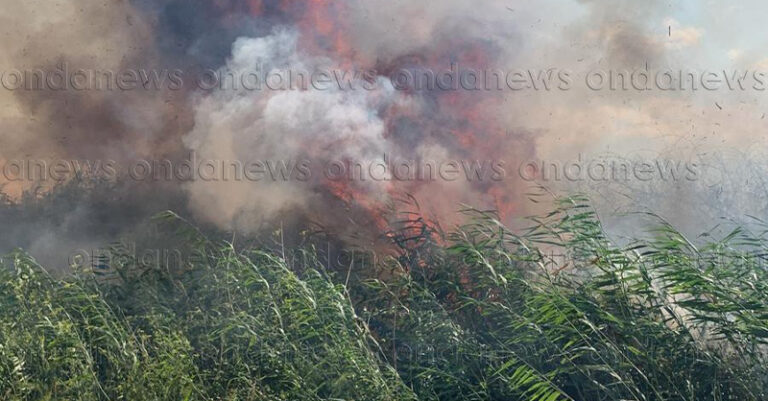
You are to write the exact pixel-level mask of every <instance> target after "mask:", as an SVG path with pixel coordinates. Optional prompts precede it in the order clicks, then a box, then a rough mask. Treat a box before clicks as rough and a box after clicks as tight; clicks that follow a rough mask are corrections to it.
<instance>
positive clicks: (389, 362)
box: [0, 197, 768, 401]
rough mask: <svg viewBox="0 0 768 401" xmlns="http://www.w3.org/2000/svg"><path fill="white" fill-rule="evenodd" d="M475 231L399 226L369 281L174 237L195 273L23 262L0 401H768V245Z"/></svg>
mask: <svg viewBox="0 0 768 401" xmlns="http://www.w3.org/2000/svg"><path fill="white" fill-rule="evenodd" d="M466 213H467V221H468V223H467V224H466V225H465V226H463V227H461V228H459V229H456V230H454V231H453V232H450V233H443V232H440V231H439V230H437V229H436V228H435V227H434V226H432V225H430V224H427V223H424V222H423V221H421V220H415V221H407V222H403V226H402V227H401V228H400V229H399V230H397V232H395V233H391V237H392V238H393V239H394V241H395V243H396V244H397V245H398V246H399V251H400V253H399V254H398V255H397V256H395V257H392V258H389V259H387V260H379V261H377V264H376V266H375V268H374V267H369V268H368V269H367V270H366V271H358V270H355V269H354V266H352V267H350V269H349V271H329V270H328V269H327V268H325V267H323V264H321V263H319V262H317V261H316V262H315V263H314V264H313V263H312V260H313V259H312V257H313V251H312V250H311V249H308V250H307V251H306V255H307V257H308V259H307V260H309V261H310V263H309V265H310V266H309V267H307V266H303V267H302V268H301V269H297V268H295V267H294V266H289V264H290V263H287V262H286V260H284V259H283V258H282V257H281V256H279V255H281V253H280V252H271V251H268V250H264V249H261V250H255V249H236V247H234V246H232V245H229V244H227V243H223V242H222V243H219V242H217V241H212V240H208V239H206V238H204V237H203V236H202V235H201V234H199V233H198V232H197V231H195V230H194V229H190V228H189V227H186V226H184V225H183V224H182V223H181V222H176V223H174V224H176V225H177V226H178V227H180V228H181V229H180V231H183V232H178V233H177V234H176V238H177V239H179V238H181V239H182V240H183V242H184V243H185V246H186V247H187V248H188V249H190V254H192V255H194V257H193V258H189V259H188V261H187V262H188V263H187V264H186V266H184V268H183V269H157V268H148V267H146V266H142V263H141V261H138V260H131V258H130V257H129V256H127V257H126V258H122V259H121V260H120V262H119V263H113V264H114V265H113V266H110V271H111V272H112V273H113V275H114V276H112V275H106V274H104V273H103V272H101V271H77V272H76V273H75V274H74V276H73V277H67V278H55V277H52V276H51V275H49V274H48V273H46V271H45V270H44V269H43V268H42V267H40V266H38V265H37V264H36V262H35V261H34V260H32V259H31V258H30V257H29V256H27V255H26V254H25V253H23V252H21V251H18V252H15V253H12V254H10V255H7V256H6V257H5V258H3V260H2V264H3V266H4V268H3V269H0V398H2V399H3V400H120V399H124V400H537V401H556V400H580V401H581V400H584V401H594V400H690V401H700V400H765V399H768V394H766V391H768V363H766V362H768V361H767V359H768V353H766V350H768V348H766V343H767V342H768V270H766V269H765V267H764V266H763V264H762V260H763V258H764V257H765V256H767V255H768V241H766V240H765V239H764V233H763V232H758V233H752V232H748V231H747V230H740V229H737V230H734V231H733V232H732V233H731V234H730V235H727V236H725V238H722V239H719V240H713V239H710V240H709V242H707V243H697V244H695V245H694V244H693V243H691V242H690V241H689V240H687V239H686V238H684V237H683V236H682V235H681V234H679V233H677V232H676V231H674V230H673V229H672V228H671V227H669V226H667V225H663V224H662V225H661V226H660V228H659V229H658V230H656V231H654V233H653V234H654V235H653V239H651V240H637V241H635V242H634V243H631V244H629V245H627V246H616V245H613V244H612V243H611V242H610V241H609V240H608V239H607V238H606V236H605V235H604V233H603V230H602V228H601V226H600V223H599V220H598V219H597V218H596V216H595V215H594V213H593V212H592V210H591V209H590V208H589V207H588V206H587V203H586V201H585V200H584V199H582V198H579V197H571V198H567V199H563V200H562V201H559V202H558V203H557V204H556V206H555V210H554V211H553V212H552V213H550V214H548V215H546V216H540V217H537V218H532V219H530V222H531V224H530V228H528V229H526V230H520V231H519V232H517V231H516V232H512V231H511V230H509V229H507V228H505V227H503V226H502V225H501V224H500V223H499V222H498V220H497V219H496V218H495V217H494V215H493V214H492V213H489V212H482V211H477V210H467V211H466ZM163 217H164V218H163V221H164V222H165V223H167V222H169V221H170V220H172V219H171V217H172V216H170V215H166V216H163ZM119 251H120V250H119V249H118V248H116V249H115V252H119ZM551 255H561V256H557V257H553V256H551Z"/></svg>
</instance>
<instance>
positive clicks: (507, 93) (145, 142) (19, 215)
mask: <svg viewBox="0 0 768 401" xmlns="http://www.w3.org/2000/svg"><path fill="white" fill-rule="evenodd" d="M9 3H10V4H8V5H7V7H4V8H3V10H0V23H1V25H0V26H2V28H0V33H2V34H3V35H4V36H5V37H7V38H8V40H6V42H7V43H6V46H4V47H3V49H2V50H0V71H1V72H3V73H4V75H3V77H4V79H6V82H4V86H5V84H7V83H8V81H7V79H10V78H8V77H10V75H9V72H11V71H15V70H19V71H24V70H32V71H44V72H46V73H48V74H53V73H61V74H63V75H64V76H67V75H68V74H69V75H71V74H73V73H75V72H76V71H78V70H80V69H83V70H88V71H98V72H101V73H104V72H108V71H113V72H118V73H119V72H123V71H127V70H134V71H138V70H142V69H143V70H144V71H159V72H161V75H164V76H165V77H166V81H165V82H164V84H160V85H157V86H154V87H150V88H147V87H146V84H147V82H149V81H151V80H150V79H145V77H143V76H141V74H139V75H138V77H137V79H136V81H137V82H136V87H135V88H133V89H130V90H121V89H120V88H112V90H75V89H72V88H69V89H65V90H60V89H54V88H50V87H44V88H40V89H37V90H26V89H24V88H21V89H16V90H7V89H2V88H0V117H2V119H3V122H4V131H3V133H2V134H1V135H2V136H0V163H2V164H3V165H4V166H7V165H8V164H9V163H10V162H12V161H14V160H20V159H24V160H47V161H49V162H53V161H55V160H62V159H63V160H102V161H104V160H109V161H113V162H114V164H115V165H116V166H117V170H118V174H116V175H115V177H110V179H109V180H107V181H108V182H107V183H100V184H98V185H94V186H90V187H88V188H86V189H83V190H70V191H71V192H67V194H68V195H67V196H57V197H54V199H56V205H53V204H52V203H47V201H46V202H42V201H41V202H42V203H40V204H38V207H36V208H32V209H29V210H27V211H24V212H22V211H21V209H20V206H19V205H18V202H19V201H20V200H21V197H22V195H21V194H22V192H23V191H25V190H27V191H29V190H33V189H34V188H35V187H37V186H42V189H41V191H42V193H45V191H47V190H50V188H51V187H52V186H54V184H53V183H52V182H51V181H45V182H40V181H35V180H33V181H16V180H9V179H8V177H3V178H0V181H2V185H3V190H4V192H6V193H7V194H9V196H10V198H9V199H8V200H7V206H6V208H5V209H4V213H3V214H2V216H3V221H2V223H3V224H4V225H5V226H9V227H12V228H11V229H9V230H7V231H6V232H5V233H4V234H2V236H1V237H0V249H1V250H7V249H9V248H11V247H14V246H23V247H26V248H33V252H34V253H36V254H37V255H40V256H41V257H43V258H44V259H47V261H50V262H51V263H53V264H56V265H61V264H63V262H64V261H65V260H66V258H63V257H57V256H55V255H58V254H61V253H65V252H66V249H68V248H72V247H75V246H76V245H78V244H83V246H86V247H90V246H92V244H95V243H106V242H110V241H112V240H115V239H117V238H120V237H121V236H124V235H127V234H128V233H131V232H133V231H135V230H136V229H137V227H136V224H137V223H136V222H139V221H146V219H147V218H148V217H149V216H151V215H152V214H154V213H157V212H160V211H162V210H164V209H172V210H175V211H177V212H179V213H181V214H182V215H184V216H186V217H189V218H190V219H192V220H193V221H195V222H196V223H199V224H210V225H212V226H213V227H216V228H217V229H219V230H226V231H235V232H238V233H246V234H249V235H250V234H257V233H259V232H260V231H262V230H264V229H265V228H270V227H274V226H275V225H276V224H277V223H278V222H280V221H284V220H290V221H292V222H296V221H301V222H304V223H306V222H309V221H311V222H316V223H319V224H321V225H323V226H325V227H326V228H327V229H329V230H330V231H332V232H335V233H337V234H339V235H348V234H352V233H355V234H357V233H360V232H365V231H368V232H371V233H378V232H380V231H381V230H384V229H386V227H387V225H388V221H387V220H391V219H396V218H397V214H396V213H394V214H393V213H392V212H388V211H391V210H398V208H400V207H402V206H400V205H398V203H397V200H398V199H400V198H402V197H404V196H405V195H406V194H408V195H412V196H413V198H415V199H416V200H417V201H418V203H419V213H420V214H421V215H423V216H427V217H428V216H435V217H437V218H439V219H440V220H441V221H442V222H443V223H445V224H446V225H451V224H453V223H456V222H458V221H459V218H458V217H457V215H456V213H455V212H456V210H457V209H459V207H460V204H462V203H463V204H469V205H473V206H476V207H479V208H493V209H497V210H499V211H500V213H501V215H502V217H503V218H504V219H505V220H506V221H507V222H510V221H512V219H513V218H514V217H517V216H521V215H525V214H530V213H534V212H536V211H537V210H536V207H535V205H532V204H530V203H529V202H527V201H526V195H525V194H526V193H527V192H529V191H530V189H531V188H530V187H531V185H532V183H531V182H529V181H528V180H524V179H521V177H520V169H519V167H520V166H521V165H522V164H524V163H525V162H526V161H529V160H543V161H550V162H551V161H560V162H562V161H567V160H573V159H575V158H577V157H578V156H579V155H582V154H586V155H600V154H602V153H604V152H610V153H611V154H618V155H622V157H626V158H631V157H632V155H638V154H641V155H642V156H641V157H642V158H644V159H646V160H647V159H660V158H667V159H671V160H678V161H679V160H682V161H686V162H696V163H700V165H701V166H702V167H701V172H702V173H701V179H700V180H698V181H696V182H680V181H675V180H652V181H650V182H646V181H642V182H629V183H627V182H618V183H617V182H609V183H605V182H601V181H588V182H573V181H568V182H547V181H545V182H543V183H542V184H543V185H546V186H548V187H551V189H553V190H555V191H573V190H583V191H586V192H588V193H589V194H590V195H591V196H592V197H593V198H594V201H595V204H596V205H597V207H598V209H599V210H600V211H601V213H606V214H610V213H614V212H615V211H617V210H620V211H629V210H637V209H638V208H646V207H647V208H649V209H653V210H654V211H655V212H657V213H659V214H661V215H663V216H665V217H668V218H669V219H670V220H671V221H672V222H673V223H675V224H679V225H682V226H684V227H685V228H686V229H689V230H691V231H698V230H700V229H702V228H704V226H709V221H712V220H714V219H716V218H717V217H719V216H723V215H726V214H727V215H729V216H731V217H734V216H738V215H739V212H740V211H744V212H752V211H754V212H756V213H761V212H762V211H764V209H765V202H763V201H760V200H759V199H757V196H756V195H755V194H757V193H761V192H760V191H761V188H762V187H761V185H762V184H760V183H757V180H751V181H750V182H751V183H750V184H748V185H747V186H743V185H741V184H738V185H737V184H734V183H735V182H741V181H739V180H740V179H741V178H742V177H744V176H749V177H752V176H753V175H755V174H757V173H754V172H755V171H762V170H761V168H762V167H761V166H763V165H764V163H761V162H760V160H761V159H762V156H760V155H757V154H755V153H747V156H744V154H745V153H744V152H742V150H743V145H742V143H744V142H745V140H748V141H754V140H755V132H760V130H764V129H765V128H766V127H765V124H766V123H765V120H764V119H763V118H762V116H764V114H763V112H762V110H763V109H764V105H765V104H764V101H763V100H762V99H761V98H759V92H744V91H698V92H692V91H688V92H685V91H658V90H654V91H634V90H630V91H594V90H591V89H590V88H588V87H587V85H585V78H586V77H585V72H587V71H592V70H598V69H599V70H603V71H623V70H626V71H630V72H631V71H635V70H638V69H643V70H646V69H647V70H654V69H662V68H672V69H674V68H685V67H690V68H693V69H697V68H698V69H702V68H704V67H709V68H713V69H717V68H721V69H722V68H726V69H727V68H731V67H734V64H733V60H738V61H740V62H743V63H746V65H747V66H749V67H756V68H758V67H759V66H760V65H763V64H760V63H761V62H762V61H763V60H762V59H761V58H760V57H759V56H757V54H759V52H749V51H740V50H739V49H720V47H721V46H725V45H724V44H721V43H719V42H717V43H713V39H712V38H713V37H714V34H713V33H712V32H711V31H710V30H715V29H717V28H716V27H709V26H707V25H706V24H705V23H703V22H701V20H696V19H695V18H692V17H691V15H693V13H691V12H690V11H689V10H686V9H684V8H683V7H684V6H675V7H672V6H670V5H669V4H668V3H664V2H658V1H651V2H644V3H642V4H640V3H637V2H632V1H628V0H627V1H620V2H619V3H616V2H608V1H604V0H583V1H577V2H558V1H553V0H544V1H543V2H541V3H536V4H528V3H522V2H507V1H487V2H481V3H472V2H466V1H458V0H450V1H439V2H438V1H432V2H413V1H402V0H389V1H385V0H366V1H329V0H313V1H306V2H298V1H289V0H216V1H209V0H161V1H154V0H152V1H150V0H134V1H125V0H124V1H113V2H99V1H95V0H83V1H81V2H78V4H74V3H73V4H69V3H62V4H58V3H57V4H55V5H51V4H49V3H48V2H43V1H41V0H28V1H20V0H9ZM555 8H556V9H558V10H559V11H558V12H546V13H545V12H543V11H542V10H549V9H555ZM724 12H725V11H724ZM704 14H705V15H704V17H701V18H703V21H705V22H706V21H710V22H711V21H712V20H713V19H708V18H710V14H712V15H714V14H715V13H704ZM712 18H714V17H712ZM696 21H699V23H698V24H697V22H696ZM721 50H722V53H723V54H725V53H726V50H732V51H729V52H728V54H730V56H732V58H733V60H729V61H728V62H727V63H725V64H723V63H724V62H722V60H721V58H722V57H721V58H718V57H716V56H713V54H719V53H716V52H720V51H721ZM723 57H724V56H723ZM713 60H714V61H713ZM694 62H695V63H697V65H693V63H694ZM723 65H725V67H723ZM174 71H176V72H180V74H181V75H179V76H177V78H178V79H179V81H183V84H182V85H177V86H174V85H172V84H173V83H174V82H175V81H173V80H172V79H171V80H168V79H169V78H170V77H173V75H172V74H173V72H174ZM314 71H326V72H329V74H328V75H327V76H326V77H324V78H327V80H326V79H323V82H324V87H323V88H317V85H316V84H317V83H316V82H311V79H310V81H307V80H302V79H301V78H302V77H298V80H297V81H296V82H294V83H296V85H297V86H296V87H294V88H288V89H286V88H284V87H282V86H284V84H285V81H291V79H295V78H296V77H286V76H285V73H286V72H288V73H290V72H294V73H301V72H306V73H307V74H305V75H311V73H312V72H314ZM455 71H458V73H457V75H454V76H453V77H452V78H451V79H449V80H444V81H443V83H444V84H445V87H439V85H438V87H436V86H435V85H434V83H435V82H436V81H434V79H439V77H445V76H448V75H450V74H451V73H453V72H455ZM462 71H464V72H466V71H475V72H478V73H482V72H488V71H504V72H509V71H521V75H520V77H523V78H525V77H529V78H530V79H529V80H528V81H527V83H526V85H528V86H527V87H525V88H524V89H523V90H508V88H507V89H505V90H495V89H493V88H492V89H491V90H488V89H487V88H485V89H479V90H472V89H471V88H470V89H466V88H463V87H456V85H457V84H460V83H461V82H457V81H461V80H462V79H470V78H471V77H469V76H466V75H462V74H463V72H462ZM531 71H533V72H532V73H531ZM169 74H171V75H169ZM270 74H271V76H273V77H277V76H279V77H280V82H277V81H272V82H271V83H272V84H276V85H275V86H281V88H278V89H272V88H270V87H269V86H270V85H269V84H270V82H269V81H261V82H260V83H261V86H260V87H259V88H256V89H254V88H253V87H250V88H246V87H244V86H243V83H244V81H243V80H242V78H243V77H250V78H253V79H255V81H253V82H250V81H247V80H246V81H245V82H246V83H249V84H255V83H256V81H258V80H261V79H262V78H264V77H265V76H268V75H270ZM281 74H282V75H281ZM336 74H341V75H344V74H348V75H346V77H347V78H343V79H342V80H341V81H342V84H341V85H338V81H337V78H338V76H337V75H336ZM403 74H405V76H410V77H411V78H413V79H417V78H419V77H427V78H429V79H433V81H430V80H429V79H427V81H425V82H427V83H430V82H431V83H432V84H433V85H432V86H430V85H429V84H427V85H425V86H423V87H415V86H408V87H405V88H404V87H402V85H401V82H398V77H402V76H403ZM430 74H432V75H430ZM446 74H447V75H446ZM97 75H98V74H97ZM102 75H103V74H102ZM210 75H213V76H216V77H219V78H222V77H223V78H225V79H220V80H219V81H217V82H213V85H201V83H203V82H201V80H200V78H201V77H206V76H210ZM228 77H233V80H232V81H227V80H226V78H228ZM541 77H544V80H545V81H546V80H547V79H548V78H547V77H550V78H552V80H551V81H549V82H545V83H544V84H543V86H542V81H541V79H540V78H541ZM484 78H485V77H484V76H482V75H480V78H479V80H480V82H483V81H484ZM327 81H328V82H330V83H328V82H327ZM291 82H292V81H291ZM413 82H416V81H413ZM413 82H411V83H413ZM462 82H465V81H462ZM470 82H473V83H474V84H477V82H478V78H477V77H476V78H475V80H471V81H470ZM483 83H485V82H483ZM229 84H232V85H233V86H232V87H229ZM238 84H240V85H238ZM503 84H506V82H503ZM222 85H223V86H222ZM531 85H533V86H534V87H531ZM537 85H538V86H537ZM470 86H472V85H470ZM492 86H493V85H492ZM558 87H560V89H558ZM563 87H564V88H565V89H562V88H563ZM734 154H735V155H738V156H731V155H734ZM142 161H149V162H153V161H156V162H157V163H155V164H154V165H153V167H155V166H157V165H160V166H165V163H166V162H167V163H168V164H169V165H172V166H177V167H178V166H184V165H185V163H189V164H188V165H189V166H191V167H190V168H189V169H187V172H189V173H190V174H191V175H192V176H191V177H185V178H184V179H178V178H179V177H173V178H175V179H171V180H168V179H160V180H138V179H136V178H135V176H134V175H135V173H136V171H131V166H136V165H138V164H140V162H142ZM150 164H152V163H150ZM726 167H727V168H726ZM342 169H343V171H340V170H342ZM478 169H480V170H478ZM749 172H752V174H748V173H749ZM132 173H134V174H132ZM713 174H714V176H713ZM204 175H207V176H208V177H204ZM757 175H758V176H759V174H757ZM160 176H164V174H160ZM713 177H714V178H713ZM537 178H541V177H537ZM735 178H738V179H735ZM94 191H95V192H96V193H95V194H94V193H93V192H94ZM723 191H726V192H727V193H728V194H727V196H726V197H723V196H722V195H718V194H722V193H723ZM37 198H39V199H40V198H44V196H38V197H37ZM39 199H38V200H39ZM715 200H717V201H715ZM41 205H42V206H41ZM680 205H687V206H686V207H684V208H681V206H680ZM729 208H735V209H734V210H729ZM681 209H684V210H681ZM726 212H727V213H726ZM54 215H55V216H56V217H55V218H51V217H50V216H54ZM702 220H707V223H700V221H702ZM350 221H352V222H353V223H350ZM292 224H293V223H292ZM631 229H632V228H627V230H631ZM625 231H626V230H625ZM372 235H375V234H372Z"/></svg>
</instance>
